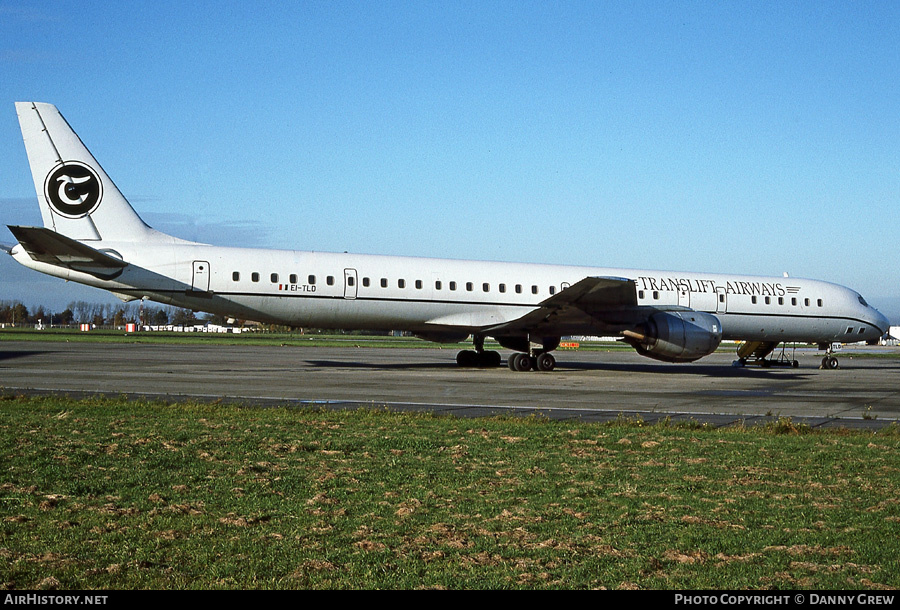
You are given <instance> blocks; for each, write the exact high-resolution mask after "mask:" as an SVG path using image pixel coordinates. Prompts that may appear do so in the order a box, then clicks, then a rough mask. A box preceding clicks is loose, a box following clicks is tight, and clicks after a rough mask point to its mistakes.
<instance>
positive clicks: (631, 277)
mask: <svg viewBox="0 0 900 610" xmlns="http://www.w3.org/2000/svg"><path fill="white" fill-rule="evenodd" d="M16 111H17V112H18V115H19V123H20V125H21V128H22V136H23V138H24V140H25V148H26V150H27V153H28V161H29V163H30V166H31V172H32V176H33V178H34V185H35V189H36V191H37V197H38V202H39V204H40V208H41V214H42V217H43V222H44V226H43V227H23V226H10V227H9V228H10V230H11V231H12V233H13V235H15V237H16V239H17V240H18V242H19V243H18V244H17V245H16V246H14V247H13V248H12V249H11V251H10V254H11V255H12V256H13V257H14V258H15V259H16V260H17V261H18V262H20V263H21V264H23V265H25V266H26V267H29V268H31V269H34V270H36V271H40V272H42V273H46V274H49V275H53V276H56V277H61V278H64V279H66V280H71V281H74V282H80V283H82V284H87V285H90V286H96V287H98V288H103V289H105V290H109V291H111V292H113V293H115V294H116V295H118V296H119V297H120V298H122V299H123V300H133V299H142V298H145V299H150V300H153V301H157V302H161V303H167V304H171V305H176V306H178V307H183V308H189V309H192V310H196V311H204V312H210V313H216V314H222V315H225V316H229V317H234V318H238V319H244V320H256V321H259V322H269V323H277V324H285V325H291V326H301V327H302V326H306V327H320V328H344V329H358V330H368V329H372V330H405V331H411V332H412V333H414V334H415V335H416V336H418V337H421V338H422V339H426V340H431V341H437V342H457V341H462V340H464V339H466V338H467V337H468V336H470V335H471V336H472V337H473V338H474V340H473V342H474V348H475V349H474V350H464V351H461V352H460V353H459V354H458V356H457V362H458V363H459V364H460V365H461V366H496V365H499V364H500V363H501V357H500V354H499V353H498V352H494V351H485V350H484V340H485V338H486V337H492V338H494V339H495V340H496V341H497V342H498V343H499V344H500V345H501V346H503V347H505V348H507V349H509V350H512V351H513V352H514V353H513V354H512V355H511V356H510V357H509V359H508V364H509V368H511V369H512V370H516V371H524V370H530V369H535V370H542V371H548V370H552V369H553V368H554V366H555V359H554V357H553V355H552V354H551V352H552V351H553V350H555V349H556V348H557V347H558V346H559V343H560V337H565V336H570V335H616V336H620V337H623V338H624V340H625V341H626V342H627V343H629V344H631V345H632V346H633V347H634V349H635V350H637V352H638V353H640V354H642V355H644V356H648V357H650V358H654V359H657V360H662V361H665V362H691V361H694V360H697V359H699V358H702V357H704V356H707V355H709V354H711V353H712V352H713V351H715V350H716V348H717V347H718V346H719V344H720V342H721V341H723V340H739V341H742V342H743V343H741V344H740V346H739V348H738V359H737V360H736V361H735V363H736V364H738V365H743V364H748V363H755V364H760V365H763V366H766V365H769V364H772V363H775V362H776V360H775V359H774V358H767V357H768V356H770V354H772V352H773V351H774V350H775V348H776V347H777V346H778V345H779V344H780V343H782V342H802V343H816V344H819V346H820V347H821V348H822V349H826V350H827V351H826V356H825V358H823V361H822V365H823V366H824V367H827V368H836V367H837V366H838V363H837V360H836V359H835V358H834V356H833V355H832V354H831V350H830V349H829V348H830V346H831V345H832V343H849V342H856V341H868V342H875V341H877V340H878V339H879V338H881V336H882V335H883V334H884V333H885V332H886V331H887V329H888V320H887V319H886V318H885V317H884V316H883V315H882V314H881V313H879V312H878V311H876V310H875V309H873V308H872V307H870V306H869V305H868V304H867V303H866V301H865V300H864V299H863V298H862V296H860V295H859V294H858V293H856V292H854V291H853V290H850V289H849V288H845V287H843V286H839V285H836V284H831V283H828V282H823V281H817V280H808V279H795V278H787V277H757V276H737V275H722V274H710V273H676V272H670V271H650V270H633V269H606V268H593V267H575V266H558V265H539V264H515V263H500V262H482V261H460V260H446V259H429V258H407V257H392V256H372V255H359V254H336V253H321V252H297V251H288V250H263V249H254V248H235V247H222V246H214V245H207V244H200V243H195V242H190V241H185V240H182V239H178V238H176V237H172V236H170V235H166V234H164V233H161V232H159V231H156V230H154V229H152V228H150V227H149V226H147V225H146V224H145V223H144V222H143V221H142V220H141V219H140V218H139V217H138V215H137V214H136V213H135V211H134V209H132V207H131V205H130V204H129V203H128V201H127V200H126V199H125V197H123V196H122V194H121V193H120V192H119V190H118V189H117V188H116V186H115V184H113V182H112V180H110V179H109V176H107V175H106V172H104V171H103V169H102V168H101V167H100V165H99V164H98V163H97V161H96V160H95V159H94V157H93V156H92V155H91V153H90V152H89V151H88V149H87V148H86V147H85V146H84V144H83V143H82V142H81V140H80V139H79V138H78V136H77V135H76V134H75V132H74V131H73V130H72V129H71V127H69V125H68V123H67V122H66V120H65V119H64V118H63V117H62V115H60V113H59V111H58V110H57V109H56V107H55V106H52V105H50V104H41V103H34V102H18V103H16ZM789 363H790V364H792V365H793V366H797V362H796V361H789Z"/></svg>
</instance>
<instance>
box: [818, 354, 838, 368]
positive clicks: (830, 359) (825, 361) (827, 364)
mask: <svg viewBox="0 0 900 610" xmlns="http://www.w3.org/2000/svg"><path fill="white" fill-rule="evenodd" d="M839 364H840V363H838V359H837V358H835V357H834V356H825V357H824V358H822V367H821V368H823V369H836V368H838V366H839Z"/></svg>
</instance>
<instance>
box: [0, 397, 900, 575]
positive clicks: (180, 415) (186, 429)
mask: <svg viewBox="0 0 900 610" xmlns="http://www.w3.org/2000/svg"><path fill="white" fill-rule="evenodd" d="M898 448H900V431H898V430H897V428H896V427H893V426H892V427H889V428H887V429H884V430H882V431H879V432H877V433H874V432H850V431H846V430H836V431H835V430H832V431H815V432H814V431H811V430H809V429H805V428H802V427H798V426H796V425H795V424H793V423H792V422H791V421H789V420H782V421H780V422H778V423H777V424H775V425H772V426H769V427H767V428H728V429H711V428H706V427H703V426H699V425H697V426H674V425H655V426H646V425H642V423H641V422H634V421H632V422H619V423H617V424H607V425H599V424H596V425H592V424H583V423H572V422H553V421H547V420H543V419H517V418H504V419H481V420H471V419H454V418H448V417H435V416H427V415H406V414H404V415H398V414H390V413H387V412H384V411H379V410H377V409H372V410H363V411H349V412H326V411H314V410H300V409H280V408H276V409H260V408H241V407H237V406H227V405H222V404H175V405H169V404H163V403H151V402H128V401H125V400H111V399H100V398H98V399H93V400H86V401H75V400H71V399H66V398H46V397H25V396H16V395H12V394H6V395H3V396H2V400H0V472H2V476H0V515H2V517H0V588H4V589H35V588H36V589H54V588H56V589H95V588H96V589H118V588H127V589H134V588H150V589H183V588H197V589H206V588H330V589H359V588H365V589H372V588H379V589H395V588H401V589H416V588H447V589H463V588H466V589H476V588H492V589H493V588H497V589H505V588H510V589H512V588H529V589H531V588H567V589H569V588H571V589H582V588H584V589H590V588H609V589H635V588H639V589H675V588H679V589H743V588H750V589H797V588H814V589H854V588H865V589H875V588H887V587H890V588H896V587H898V586H900V559H898V558H900V542H898V540H900V460H898V457H897V455H898Z"/></svg>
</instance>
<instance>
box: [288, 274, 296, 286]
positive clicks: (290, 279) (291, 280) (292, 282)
mask: <svg viewBox="0 0 900 610" xmlns="http://www.w3.org/2000/svg"><path fill="white" fill-rule="evenodd" d="M288 280H289V281H290V283H291V284H296V283H297V274H296V273H292V274H290V275H289V276H288Z"/></svg>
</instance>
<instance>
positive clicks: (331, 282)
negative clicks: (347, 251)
mask: <svg viewBox="0 0 900 610" xmlns="http://www.w3.org/2000/svg"><path fill="white" fill-rule="evenodd" d="M325 281H326V282H327V283H328V285H329V286H334V276H333V275H329V276H328V277H327V278H325Z"/></svg>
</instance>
